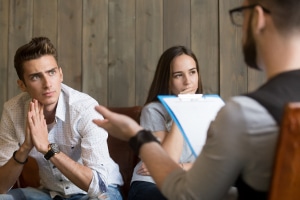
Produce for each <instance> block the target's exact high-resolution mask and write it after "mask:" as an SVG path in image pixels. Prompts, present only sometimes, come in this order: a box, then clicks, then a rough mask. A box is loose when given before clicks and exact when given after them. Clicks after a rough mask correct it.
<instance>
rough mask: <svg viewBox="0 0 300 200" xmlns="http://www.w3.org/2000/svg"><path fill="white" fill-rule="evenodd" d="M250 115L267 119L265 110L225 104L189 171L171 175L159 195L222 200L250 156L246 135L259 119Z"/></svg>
mask: <svg viewBox="0 0 300 200" xmlns="http://www.w3.org/2000/svg"><path fill="white" fill-rule="evenodd" d="M259 112H262V113H259ZM252 113H254V114H253V115H252V116H259V114H262V116H266V115H268V114H266V111H264V110H263V111H259V110H255V109H251V108H250V107H247V106H246V107H244V108H243V107H241V106H240V104H239V103H236V102H235V101H229V102H227V103H226V105H225V106H224V107H223V108H221V110H220V111H219V113H218V115H217V117H216V119H215V120H214V121H213V122H212V123H211V125H210V127H209V130H208V136H207V142H206V144H205V145H204V147H203V150H202V152H201V154H200V155H199V156H198V157H197V159H196V161H195V163H194V166H193V167H192V169H190V170H189V171H187V172H184V171H182V170H178V171H174V172H173V173H171V174H170V175H169V176H168V177H167V178H166V180H165V181H164V183H163V187H162V193H163V194H164V195H165V196H166V197H168V198H169V199H205V200H210V199H221V198H222V197H223V196H224V195H225V194H226V193H227V192H228V190H229V188H230V187H231V186H233V185H234V183H235V180H236V179H237V177H238V175H239V174H240V173H242V170H243V169H244V167H245V165H246V164H248V163H247V162H248V158H249V157H251V155H250V154H251V153H252V152H253V151H251V150H252V149H251V142H250V141H251V140H249V135H248V134H246V133H247V131H248V130H249V129H251V128H249V127H250V126H252V127H254V126H253V124H255V120H257V122H258V120H262V119H255V117H252V116H249V115H251V114H252ZM251 117H252V118H253V119H252V120H249V118H251ZM268 117H269V115H268ZM249 121H251V123H249ZM256 124H259V123H256ZM254 128H255V127H254ZM252 148H253V147H252ZM249 152H250V153H249ZM252 156H253V155H252Z"/></svg>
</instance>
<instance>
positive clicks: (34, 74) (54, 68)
mask: <svg viewBox="0 0 300 200" xmlns="http://www.w3.org/2000/svg"><path fill="white" fill-rule="evenodd" d="M56 69H58V67H53V68H52V69H49V70H47V71H46V73H48V72H51V71H53V70H56ZM42 73H43V72H37V73H32V74H29V75H28V76H36V75H39V74H42Z"/></svg>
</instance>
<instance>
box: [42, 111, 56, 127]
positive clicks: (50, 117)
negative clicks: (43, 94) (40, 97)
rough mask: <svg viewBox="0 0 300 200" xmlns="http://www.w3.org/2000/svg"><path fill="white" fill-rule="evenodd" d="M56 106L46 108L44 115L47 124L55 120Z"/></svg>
mask: <svg viewBox="0 0 300 200" xmlns="http://www.w3.org/2000/svg"><path fill="white" fill-rule="evenodd" d="M55 113H56V107H55V108H54V109H51V110H47V109H44V116H45V119H46V124H51V123H53V122H54V120H55Z"/></svg>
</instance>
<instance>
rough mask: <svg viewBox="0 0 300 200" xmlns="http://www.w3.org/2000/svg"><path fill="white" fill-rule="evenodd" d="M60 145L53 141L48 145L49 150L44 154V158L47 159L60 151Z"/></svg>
mask: <svg viewBox="0 0 300 200" xmlns="http://www.w3.org/2000/svg"><path fill="white" fill-rule="evenodd" d="M59 152H60V150H59V147H58V145H57V144H55V143H51V144H49V146H48V152H47V153H46V154H45V155H44V158H45V159H46V160H49V159H50V158H51V157H52V156H54V155H55V154H57V153H59Z"/></svg>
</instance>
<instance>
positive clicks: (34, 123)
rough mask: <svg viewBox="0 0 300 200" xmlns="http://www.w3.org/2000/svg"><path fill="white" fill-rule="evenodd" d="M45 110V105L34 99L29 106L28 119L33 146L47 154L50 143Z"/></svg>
mask: <svg viewBox="0 0 300 200" xmlns="http://www.w3.org/2000/svg"><path fill="white" fill-rule="evenodd" d="M43 108H44V106H43V105H41V104H40V103H39V102H38V101H37V100H35V99H33V100H32V102H30V105H29V111H28V115H27V119H28V125H29V130H30V136H31V139H32V142H33V145H34V146H35V148H36V149H37V150H38V151H39V152H42V153H46V152H47V151H48V144H49V142H48V130H47V124H46V120H45V118H44V111H43Z"/></svg>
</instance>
